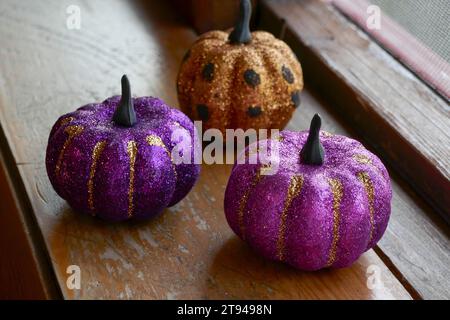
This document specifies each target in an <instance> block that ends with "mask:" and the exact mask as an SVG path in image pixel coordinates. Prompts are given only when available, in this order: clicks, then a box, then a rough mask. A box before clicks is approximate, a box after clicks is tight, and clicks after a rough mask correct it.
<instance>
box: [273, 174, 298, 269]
mask: <svg viewBox="0 0 450 320" xmlns="http://www.w3.org/2000/svg"><path fill="white" fill-rule="evenodd" d="M302 186H303V177H302V176H292V177H291V181H290V183H289V189H288V192H287V196H286V200H285V202H284V207H283V211H282V212H281V217H280V229H279V233H278V241H277V251H278V259H280V261H283V260H284V254H285V241H286V218H287V212H288V210H289V207H290V206H291V203H292V200H294V198H295V197H297V196H298V195H299V194H300V191H301V190H302Z"/></svg>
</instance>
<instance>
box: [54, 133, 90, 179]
mask: <svg viewBox="0 0 450 320" xmlns="http://www.w3.org/2000/svg"><path fill="white" fill-rule="evenodd" d="M83 130H84V127H82V126H79V125H74V126H68V127H66V128H64V132H65V133H66V134H67V138H66V140H65V141H64V144H63V146H62V148H61V151H60V152H59V156H58V160H57V162H56V166H55V176H56V178H58V176H59V173H60V170H61V165H62V162H63V160H64V153H65V152H66V149H67V148H68V147H69V145H70V144H71V143H72V141H73V139H74V138H75V137H76V136H78V135H80V134H81V133H82V132H83Z"/></svg>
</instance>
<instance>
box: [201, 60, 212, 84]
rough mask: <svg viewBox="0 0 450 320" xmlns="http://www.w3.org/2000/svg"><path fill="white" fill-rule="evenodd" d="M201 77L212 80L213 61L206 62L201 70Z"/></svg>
mask: <svg viewBox="0 0 450 320" xmlns="http://www.w3.org/2000/svg"><path fill="white" fill-rule="evenodd" d="M202 76H203V79H205V80H206V81H212V80H213V79H214V63H211V62H210V63H207V64H205V66H204V67H203V70H202Z"/></svg>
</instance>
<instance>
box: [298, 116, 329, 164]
mask: <svg viewBox="0 0 450 320" xmlns="http://www.w3.org/2000/svg"><path fill="white" fill-rule="evenodd" d="M321 125H322V119H321V118H320V115H319V114H317V113H316V114H315V115H314V117H313V118H312V120H311V126H310V127H309V135H308V139H307V140H306V143H305V145H304V146H303V148H302V151H300V158H301V161H302V162H303V163H304V164H309V165H316V166H320V165H322V164H323V159H324V155H325V152H324V150H323V146H322V144H321V143H320V126H321Z"/></svg>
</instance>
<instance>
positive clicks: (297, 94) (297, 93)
mask: <svg viewBox="0 0 450 320" xmlns="http://www.w3.org/2000/svg"><path fill="white" fill-rule="evenodd" d="M291 100H292V103H293V104H294V108H297V107H299V106H300V103H301V100H300V91H299V90H296V91H294V92H292V94H291Z"/></svg>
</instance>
